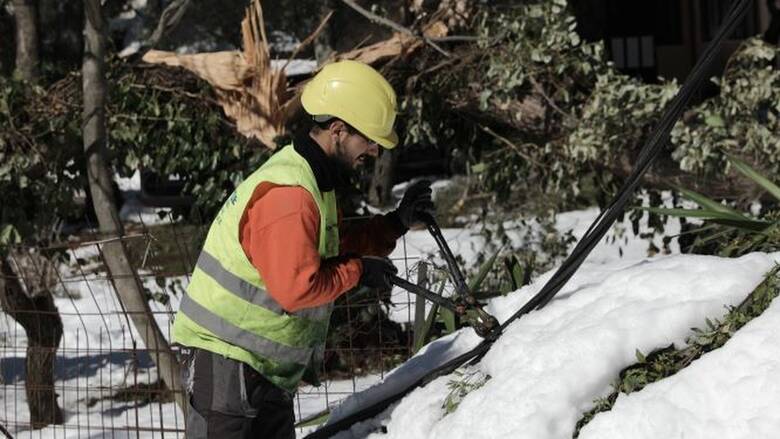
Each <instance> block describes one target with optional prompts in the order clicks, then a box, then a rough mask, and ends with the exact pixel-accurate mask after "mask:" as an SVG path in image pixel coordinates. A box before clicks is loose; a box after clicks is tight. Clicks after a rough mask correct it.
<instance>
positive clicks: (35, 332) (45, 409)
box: [0, 257, 63, 429]
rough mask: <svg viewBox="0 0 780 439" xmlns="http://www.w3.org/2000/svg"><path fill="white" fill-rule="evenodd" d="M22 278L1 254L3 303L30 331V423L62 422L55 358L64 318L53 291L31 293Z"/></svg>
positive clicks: (0, 301) (27, 384)
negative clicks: (25, 287)
mask: <svg viewBox="0 0 780 439" xmlns="http://www.w3.org/2000/svg"><path fill="white" fill-rule="evenodd" d="M19 279H20V274H18V273H15V272H14V270H13V268H12V267H11V264H10V263H9V262H8V260H7V259H6V258H5V257H0V305H2V308H3V310H4V311H5V312H6V313H7V314H8V315H10V316H11V317H12V318H13V319H14V320H16V322H17V323H19V325H21V326H22V328H24V332H25V333H26V334H27V360H26V363H25V383H24V387H25V391H26V394H27V405H28V407H29V409H30V424H31V425H32V427H33V428H35V429H38V428H43V427H46V426H47V425H51V424H62V423H63V417H62V410H61V409H60V406H59V405H58V404H57V393H56V392H55V391H54V359H55V358H56V354H57V347H58V346H59V345H60V340H61V339H62V320H61V319H60V314H59V311H58V310H57V307H56V306H54V299H52V296H51V294H50V293H48V292H45V293H43V294H39V295H37V296H35V297H30V296H28V295H27V294H26V293H25V292H24V289H23V288H22V284H21V282H20V281H19Z"/></svg>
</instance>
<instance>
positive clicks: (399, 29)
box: [341, 0, 452, 58]
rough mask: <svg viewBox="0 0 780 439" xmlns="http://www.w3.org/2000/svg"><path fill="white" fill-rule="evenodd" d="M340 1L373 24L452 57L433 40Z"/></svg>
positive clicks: (348, 0)
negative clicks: (412, 38) (419, 40)
mask: <svg viewBox="0 0 780 439" xmlns="http://www.w3.org/2000/svg"><path fill="white" fill-rule="evenodd" d="M341 1H342V2H344V3H345V4H346V5H347V6H349V7H350V8H352V9H354V10H356V11H357V12H358V13H360V15H362V16H364V17H366V18H368V19H369V20H371V21H373V22H374V23H378V24H381V25H384V26H387V27H389V28H391V29H393V30H395V31H396V32H400V33H402V34H406V35H409V36H412V37H415V38H420V39H422V40H423V41H425V43H426V44H428V45H429V46H431V47H433V48H434V49H436V51H438V52H439V53H441V54H442V55H444V56H446V57H448V58H449V57H451V56H452V54H450V53H449V52H447V51H446V50H444V49H442V48H441V47H440V46H439V45H438V44H436V43H435V42H434V41H433V39H431V38H428V37H426V36H425V35H420V34H417V33H415V32H413V31H412V30H410V29H409V28H406V27H403V26H401V25H400V24H398V23H396V22H394V21H392V20H389V19H387V18H384V17H380V16H379V15H376V14H374V13H373V12H371V11H368V10H366V9H365V8H363V7H362V6H360V5H358V4H357V3H355V2H354V1H353V0H341Z"/></svg>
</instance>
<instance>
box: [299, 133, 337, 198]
mask: <svg viewBox="0 0 780 439" xmlns="http://www.w3.org/2000/svg"><path fill="white" fill-rule="evenodd" d="M293 148H295V152H297V153H298V154H300V155H301V156H302V157H303V158H304V159H306V161H307V162H308V163H309V166H311V170H312V172H314V178H316V179H317V187H318V188H319V189H320V192H329V191H332V190H334V189H336V188H338V187H342V186H343V184H344V176H343V175H342V173H341V172H340V170H339V167H338V165H337V164H336V163H334V161H333V160H332V159H331V158H330V157H328V156H327V155H326V154H325V151H323V150H322V147H321V146H320V145H319V144H318V143H317V142H315V141H314V139H312V138H311V136H309V133H308V132H306V131H301V132H299V133H297V134H296V135H295V137H294V138H293Z"/></svg>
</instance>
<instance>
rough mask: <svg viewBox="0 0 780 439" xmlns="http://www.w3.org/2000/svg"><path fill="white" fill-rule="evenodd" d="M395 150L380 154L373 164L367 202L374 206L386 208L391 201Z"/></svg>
mask: <svg viewBox="0 0 780 439" xmlns="http://www.w3.org/2000/svg"><path fill="white" fill-rule="evenodd" d="M395 157H396V153H395V149H391V150H386V151H384V152H382V155H381V156H379V158H378V159H377V161H376V163H375V164H374V175H373V177H372V178H371V187H370V188H369V190H368V202H369V203H371V204H372V205H374V206H387V205H388V204H390V202H391V201H392V192H393V191H392V189H393V170H394V169H395Z"/></svg>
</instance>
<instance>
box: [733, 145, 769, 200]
mask: <svg viewBox="0 0 780 439" xmlns="http://www.w3.org/2000/svg"><path fill="white" fill-rule="evenodd" d="M727 157H728V159H729V162H731V164H732V165H734V168H735V169H736V170H737V171H739V172H741V173H742V174H744V175H745V176H746V177H748V178H750V179H751V180H753V181H754V182H756V184H758V185H759V186H761V187H763V188H764V189H766V191H767V192H769V193H770V194H771V195H772V196H773V197H775V198H776V199H777V200H779V201H780V186H777V185H776V184H774V183H772V182H771V181H769V179H767V178H766V177H764V176H763V175H761V174H759V173H758V172H757V171H756V170H755V169H753V168H751V167H750V166H748V164H747V163H745V162H743V161H742V160H740V159H738V158H736V157H734V156H732V155H727Z"/></svg>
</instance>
